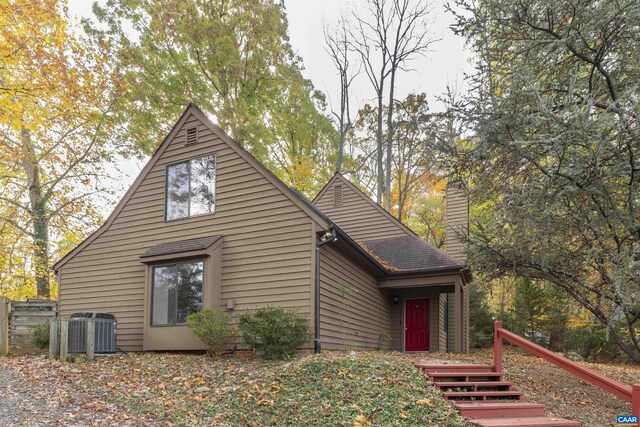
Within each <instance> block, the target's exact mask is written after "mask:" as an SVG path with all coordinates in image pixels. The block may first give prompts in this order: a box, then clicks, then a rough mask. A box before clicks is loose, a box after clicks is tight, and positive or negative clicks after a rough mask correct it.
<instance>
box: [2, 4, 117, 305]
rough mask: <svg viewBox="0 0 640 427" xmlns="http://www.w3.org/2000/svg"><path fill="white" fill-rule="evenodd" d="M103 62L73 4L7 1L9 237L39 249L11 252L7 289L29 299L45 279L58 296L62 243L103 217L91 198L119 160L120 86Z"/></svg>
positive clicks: (45, 292) (44, 291)
mask: <svg viewBox="0 0 640 427" xmlns="http://www.w3.org/2000/svg"><path fill="white" fill-rule="evenodd" d="M103 58H105V56H104V55H103V54H102V51H101V47H100V45H99V43H92V42H90V41H89V40H88V39H87V38H86V37H85V36H84V35H83V33H82V31H81V30H80V28H79V27H78V26H76V25H72V23H71V21H70V18H69V16H68V13H67V5H66V3H65V2H63V1H58V0H0V169H1V170H2V172H3V173H2V175H1V179H0V202H1V205H0V229H2V227H5V232H4V234H3V235H2V236H0V238H4V236H12V237H11V238H12V239H13V241H14V243H15V245H14V246H13V247H15V248H21V250H22V251H23V252H24V251H25V250H27V248H28V252H29V253H28V254H22V257H20V258H16V257H12V256H8V254H6V253H3V254H2V255H3V259H6V260H7V261H6V262H7V265H6V267H7V268H6V269H4V268H3V270H2V273H0V275H2V277H0V283H4V282H5V281H6V282H11V283H12V286H13V288H15V289H18V288H22V294H23V296H31V295H32V294H33V293H34V289H33V279H32V278H33V277H35V285H36V288H37V294H38V296H41V297H49V296H50V270H49V265H50V258H51V256H52V255H55V256H59V255H60V253H59V251H58V247H57V244H56V243H57V241H58V240H60V239H63V238H66V237H68V236H74V237H79V238H81V237H83V236H85V235H86V234H87V233H88V232H89V231H90V229H91V228H92V227H94V226H95V224H96V222H97V220H99V218H98V214H97V212H96V210H95V209H94V208H93V207H92V205H91V203H89V200H88V198H87V196H89V195H90V194H95V193H97V192H99V191H100V189H99V188H98V187H97V186H96V178H97V177H98V176H100V175H101V174H102V172H103V170H102V160H103V159H104V158H105V157H108V156H110V155H112V151H111V150H112V149H113V148H114V147H113V146H110V145H109V144H108V143H107V140H108V137H109V136H110V135H109V127H108V119H109V115H110V110H111V107H112V105H113V100H114V99H115V98H114V96H113V94H114V91H115V90H116V89H118V85H117V84H116V83H115V82H114V81H113V80H112V77H111V74H110V73H109V70H108V66H107V65H108V64H106V63H105V62H104V59H103ZM74 240H76V241H77V239H74ZM66 247H68V245H66ZM3 248H6V246H3ZM5 250H6V249H5ZM19 262H20V263H21V265H19ZM11 277H13V279H11ZM15 277H18V280H15Z"/></svg>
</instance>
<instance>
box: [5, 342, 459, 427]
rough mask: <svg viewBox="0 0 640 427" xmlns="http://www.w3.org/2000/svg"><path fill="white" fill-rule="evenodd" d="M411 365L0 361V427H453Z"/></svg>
mask: <svg viewBox="0 0 640 427" xmlns="http://www.w3.org/2000/svg"><path fill="white" fill-rule="evenodd" d="M411 361H412V360H411V359H410V358H407V357H406V356H404V355H400V354H388V353H386V354H385V353H348V354H344V353H334V354H331V353H329V354H325V355H322V356H319V357H317V356H311V355H309V356H303V357H301V358H299V359H296V360H293V361H289V362H265V361H261V360H255V359H240V358H226V359H221V360H212V359H209V358H207V357H205V356H202V355H180V354H151V353H148V354H135V353H133V354H127V355H117V356H110V357H103V358H100V359H98V360H97V361H96V362H94V363H91V364H60V363H59V362H54V361H50V360H48V359H46V358H44V357H40V356H22V357H10V358H0V407H3V406H6V405H7V404H9V405H12V407H13V408H15V409H16V410H13V411H9V412H7V413H3V412H2V411H0V424H2V425H11V424H14V425H94V424H95V425H207V426H210V425H221V426H222V425H224V426H272V425H278V426H286V425H290V426H301V425H304V426H330V425H337V426H339V425H344V426H366V425H372V426H373V425H375V426H415V425H422V426H424V425H434V426H458V425H461V419H460V417H459V416H458V415H457V413H456V412H455V411H454V410H453V409H452V408H451V406H449V405H448V404H447V403H446V402H445V401H444V400H443V399H442V398H441V397H440V395H439V394H438V392H437V391H436V390H435V389H433V388H431V387H428V386H427V384H426V382H425V380H424V379H423V378H422V376H421V375H420V374H419V372H418V371H417V370H416V369H415V368H414V367H413V366H412V365H411ZM2 378H4V380H3V379H2ZM27 402H28V403H27ZM22 407H24V408H27V407H28V408H29V409H28V411H25V410H22ZM3 417H4V419H3Z"/></svg>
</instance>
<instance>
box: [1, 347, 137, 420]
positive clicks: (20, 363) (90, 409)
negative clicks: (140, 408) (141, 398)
mask: <svg viewBox="0 0 640 427" xmlns="http://www.w3.org/2000/svg"><path fill="white" fill-rule="evenodd" d="M36 357H37V356H29V363H24V362H25V361H27V360H28V359H26V357H23V358H20V357H7V358H2V357H0V426H2V427H14V426H15V427H18V426H19V427H22V426H28V427H36V426H46V427H49V426H55V427H58V426H83V427H84V426H140V425H149V423H147V422H142V421H141V420H135V419H133V418H130V417H127V416H126V415H125V414H123V413H122V412H121V411H120V410H119V409H118V408H117V407H116V406H114V405H111V404H107V403H104V402H101V401H98V400H95V398H94V399H92V398H90V397H88V396H86V395H84V394H82V393H77V392H75V390H74V389H75V387H74V380H75V378H74V370H75V369H76V368H74V366H73V365H69V364H64V365H60V366H59V367H58V375H56V376H55V377H52V376H50V375H43V374H41V373H39V372H38V371H39V369H38V365H39V362H36V363H33V360H34V359H35V358H36ZM40 360H41V361H42V362H41V363H43V364H44V363H48V364H49V366H50V363H51V362H46V359H44V358H41V359H40ZM26 365H28V368H27V366H26ZM34 365H35V366H34Z"/></svg>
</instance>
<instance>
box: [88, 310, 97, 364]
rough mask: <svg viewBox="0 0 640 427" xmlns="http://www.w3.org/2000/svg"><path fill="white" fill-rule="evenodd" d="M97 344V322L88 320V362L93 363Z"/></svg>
mask: <svg viewBox="0 0 640 427" xmlns="http://www.w3.org/2000/svg"><path fill="white" fill-rule="evenodd" d="M95 344H96V321H95V320H93V319H89V320H87V362H92V361H93V353H94V350H95Z"/></svg>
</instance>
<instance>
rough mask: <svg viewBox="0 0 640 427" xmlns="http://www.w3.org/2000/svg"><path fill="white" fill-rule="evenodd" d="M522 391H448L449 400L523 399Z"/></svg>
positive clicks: (446, 394) (445, 394)
mask: <svg viewBox="0 0 640 427" xmlns="http://www.w3.org/2000/svg"><path fill="white" fill-rule="evenodd" d="M522 394H523V393H522V392H521V391H446V392H444V397H446V398H447V399H449V400H470V401H476V400H482V401H486V400H500V401H502V400H522Z"/></svg>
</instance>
